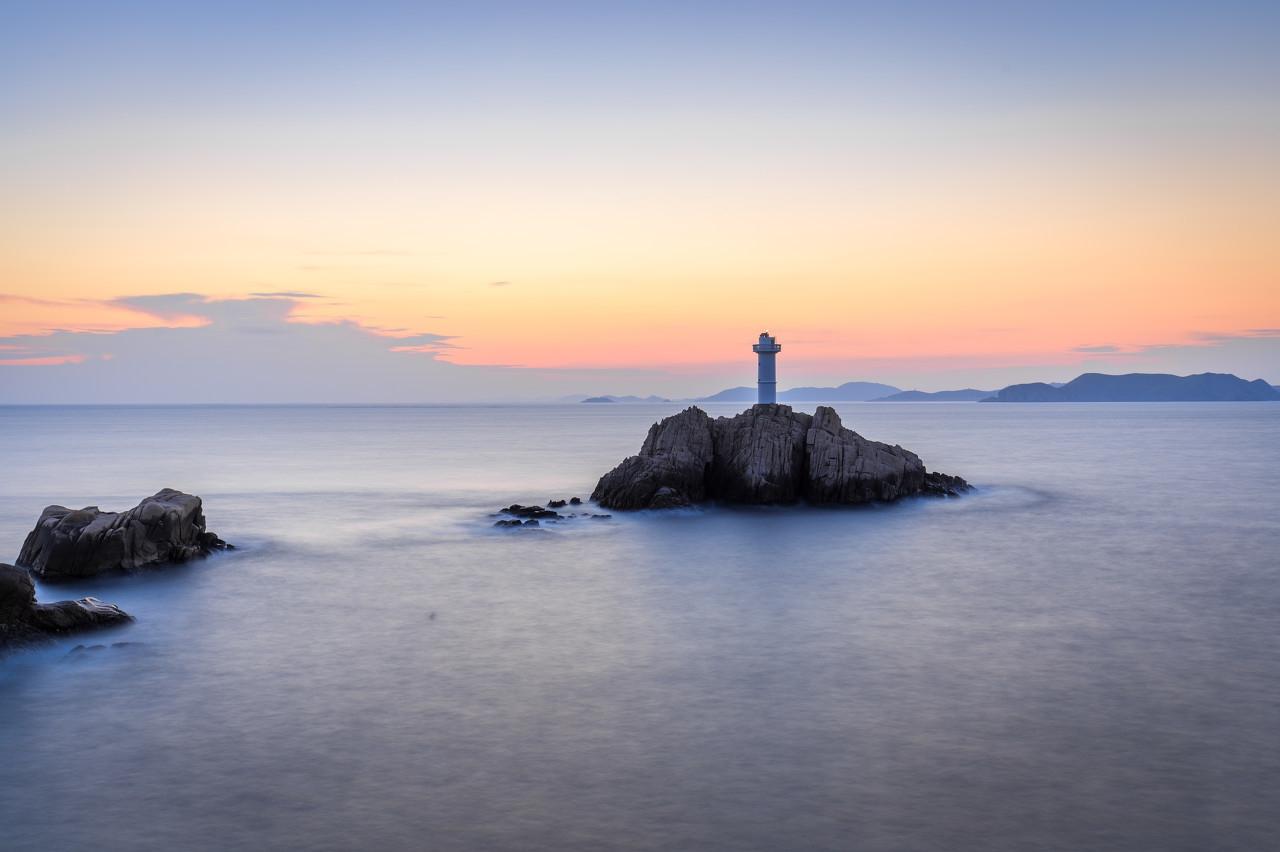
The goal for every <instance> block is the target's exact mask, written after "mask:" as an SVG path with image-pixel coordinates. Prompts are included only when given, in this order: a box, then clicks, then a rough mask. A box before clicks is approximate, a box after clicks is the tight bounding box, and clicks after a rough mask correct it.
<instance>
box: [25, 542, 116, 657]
mask: <svg viewBox="0 0 1280 852" xmlns="http://www.w3.org/2000/svg"><path fill="white" fill-rule="evenodd" d="M130 621H133V616H131V615H129V614H128V613H126V612H124V611H123V610H121V609H120V608H119V607H118V606H115V605H114V604H108V603H103V602H102V601H100V600H98V599H97V598H81V599H80V600H77V601H58V602H57V603H50V604H38V603H36V589H35V584H34V583H33V582H32V580H31V575H30V574H28V573H27V572H26V571H24V570H23V569H21V568H17V567H15V566H13V565H5V564H2V563H0V651H3V650H4V649H5V648H6V647H11V646H16V645H24V644H29V643H31V642H38V641H40V640H43V639H49V638H52V637H53V636H60V635H64V634H68V633H76V632H79V631H82V630H93V629H96V628H100V627H114V626H116V625H119V624H125V623H127V622H130Z"/></svg>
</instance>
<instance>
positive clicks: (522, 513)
mask: <svg viewBox="0 0 1280 852" xmlns="http://www.w3.org/2000/svg"><path fill="white" fill-rule="evenodd" d="M500 511H501V514H504V515H513V516H515V517H517V518H558V517H560V513H559V512H553V511H551V510H550V509H544V508H543V507H542V506H521V505H520V504H519V503H512V504H511V505H510V506H507V507H506V508H505V509H502V510H500Z"/></svg>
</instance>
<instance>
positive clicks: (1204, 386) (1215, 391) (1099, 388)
mask: <svg viewBox="0 0 1280 852" xmlns="http://www.w3.org/2000/svg"><path fill="white" fill-rule="evenodd" d="M1267 400H1280V391H1277V390H1276V389H1275V388H1274V387H1272V386H1271V385H1269V384H1267V383H1266V382H1264V381H1262V379H1257V380H1256V381H1252V382H1249V381H1245V380H1244V379H1242V378H1240V377H1239V376H1233V375H1231V374H1230V373H1199V374H1197V375H1194V376H1172V375H1168V374H1165V373H1128V374H1126V375H1122V376H1111V375H1107V374H1105V373H1085V374H1084V375H1082V376H1077V377H1076V378H1074V379H1072V380H1071V381H1069V382H1067V383H1066V384H1065V385H1060V386H1055V385H1049V384H1045V383H1043V382H1033V383H1031V384H1024V385H1010V386H1009V387H1007V388H1005V389H1003V390H1001V391H999V392H998V393H996V394H995V395H994V396H991V397H988V398H986V399H983V400H980V401H981V402H1260V401H1267Z"/></svg>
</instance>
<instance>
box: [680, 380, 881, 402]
mask: <svg viewBox="0 0 1280 852" xmlns="http://www.w3.org/2000/svg"><path fill="white" fill-rule="evenodd" d="M901 391H902V388H895V387H894V386H893V385H883V384H880V383H879V382H845V383H844V384H842V385H839V386H837V387H826V388H824V387H799V388H792V389H791V390H785V391H779V392H778V402H867V401H868V400H872V399H876V398H877V397H882V396H887V395H889V394H895V393H900V392H901ZM755 401H756V389H755V388H746V387H740V388H728V389H727V390H722V391H720V392H719V393H714V394H712V395H711V396H702V397H698V398H697V399H695V400H694V402H749V403H753V402H755Z"/></svg>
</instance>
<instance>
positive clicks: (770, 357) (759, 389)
mask: <svg viewBox="0 0 1280 852" xmlns="http://www.w3.org/2000/svg"><path fill="white" fill-rule="evenodd" d="M751 351H752V352H755V353H756V357H757V358H758V359H759V369H758V372H757V373H756V403H757V404H764V403H769V404H773V403H775V402H777V401H778V365H777V361H776V360H775V359H776V358H777V355H778V353H779V352H781V351H782V344H780V343H778V341H776V340H774V339H773V338H772V337H770V336H769V332H767V331H762V332H760V342H759V343H757V344H756V345H755V346H752V347H751Z"/></svg>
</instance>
